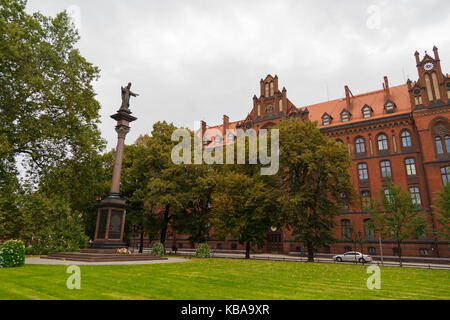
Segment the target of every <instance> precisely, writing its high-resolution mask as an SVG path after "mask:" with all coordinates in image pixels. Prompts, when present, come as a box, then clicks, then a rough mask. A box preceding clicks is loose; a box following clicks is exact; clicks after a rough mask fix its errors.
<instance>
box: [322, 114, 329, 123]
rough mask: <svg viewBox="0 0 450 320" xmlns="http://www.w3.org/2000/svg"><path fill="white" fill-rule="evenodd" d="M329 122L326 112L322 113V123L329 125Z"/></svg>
mask: <svg viewBox="0 0 450 320" xmlns="http://www.w3.org/2000/svg"><path fill="white" fill-rule="evenodd" d="M330 123H331V117H330V116H329V115H328V114H324V115H323V116H322V124H323V125H324V126H327V125H329V124H330Z"/></svg>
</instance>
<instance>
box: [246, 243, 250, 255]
mask: <svg viewBox="0 0 450 320" xmlns="http://www.w3.org/2000/svg"><path fill="white" fill-rule="evenodd" d="M245 259H250V241H247V243H246V244H245Z"/></svg>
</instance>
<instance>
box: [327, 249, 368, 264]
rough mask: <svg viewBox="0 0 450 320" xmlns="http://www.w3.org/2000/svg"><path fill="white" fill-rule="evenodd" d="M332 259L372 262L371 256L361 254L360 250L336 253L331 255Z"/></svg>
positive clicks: (337, 260)
mask: <svg viewBox="0 0 450 320" xmlns="http://www.w3.org/2000/svg"><path fill="white" fill-rule="evenodd" d="M333 260H334V261H336V262H355V261H357V262H360V263H366V262H372V257H371V256H369V255H366V254H362V253H361V252H356V251H348V252H346V253H344V254H338V255H336V256H333Z"/></svg>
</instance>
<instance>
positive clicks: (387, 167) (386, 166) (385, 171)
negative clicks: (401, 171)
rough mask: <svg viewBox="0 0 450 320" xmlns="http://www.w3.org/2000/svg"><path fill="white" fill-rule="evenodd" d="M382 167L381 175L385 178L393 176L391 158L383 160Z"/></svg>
mask: <svg viewBox="0 0 450 320" xmlns="http://www.w3.org/2000/svg"><path fill="white" fill-rule="evenodd" d="M380 167H381V177H382V178H383V179H387V178H391V177H392V172H391V162H390V161H389V160H385V161H381V162H380Z"/></svg>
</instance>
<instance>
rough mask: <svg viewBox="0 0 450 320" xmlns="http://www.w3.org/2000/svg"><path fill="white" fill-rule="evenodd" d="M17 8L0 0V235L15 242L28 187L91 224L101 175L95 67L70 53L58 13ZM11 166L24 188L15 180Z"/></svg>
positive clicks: (72, 40) (69, 36)
mask: <svg viewBox="0 0 450 320" xmlns="http://www.w3.org/2000/svg"><path fill="white" fill-rule="evenodd" d="M25 6H26V1H24V0H0V101H1V103H0V123H1V124H2V125H1V128H0V222H1V223H0V234H1V235H2V236H5V237H8V236H10V235H14V237H18V236H20V238H23V237H27V233H28V234H30V230H31V229H33V224H35V223H36V222H35V221H32V220H29V219H27V217H29V216H30V214H28V213H26V212H23V210H22V211H21V209H20V208H22V207H23V206H24V204H23V201H24V200H23V198H24V197H27V196H30V197H31V193H33V192H34V191H35V190H38V192H42V193H45V194H46V196H47V197H48V198H50V199H53V198H56V199H57V200H56V202H60V201H64V202H65V205H67V206H69V207H70V208H71V209H72V210H73V211H74V212H75V211H76V213H74V215H78V214H82V219H83V220H84V223H85V224H86V226H91V225H94V226H95V220H94V219H95V218H94V217H95V208H94V207H93V206H94V204H95V197H96V196H101V195H103V193H104V185H103V184H104V177H105V176H106V177H107V176H108V175H104V173H103V167H102V166H103V162H102V158H101V156H100V155H99V152H101V151H102V150H103V148H104V145H105V142H104V140H103V139H102V138H101V135H100V130H99V129H98V123H99V121H100V115H99V110H100V104H99V103H98V101H97V100H96V99H95V92H94V90H93V86H92V84H93V82H94V81H95V80H97V79H98V77H99V72H100V70H99V69H98V68H97V67H95V66H93V65H92V64H91V63H89V62H88V61H86V59H85V58H84V57H82V56H81V54H80V52H79V51H78V49H77V48H76V46H77V42H78V40H79V36H78V34H77V31H76V30H75V29H74V27H73V24H72V23H71V21H70V18H69V17H68V15H67V14H66V12H62V13H59V14H57V15H56V16H55V17H46V16H44V15H42V14H41V13H34V14H28V13H27V12H26V10H25ZM18 161H20V165H21V166H22V167H23V168H24V170H21V173H22V174H23V175H22V176H23V177H24V180H25V181H26V184H27V185H29V186H32V187H31V188H28V186H26V185H24V184H25V183H23V182H22V183H21V184H20V183H19V181H17V178H16V177H17V176H18V173H19V170H18V166H19V164H18ZM29 189H31V190H33V191H29ZM24 190H25V191H24ZM25 202H26V201H25ZM42 214H44V212H43V213H42ZM65 217H66V216H65V215H63V218H62V220H64V219H66V218H65ZM50 220H52V219H50ZM48 222H50V221H48ZM51 222H52V223H53V222H55V223H60V222H57V221H56V220H52V221H51ZM28 224H30V225H28ZM70 225H73V223H70ZM47 227H48V228H51V229H54V230H56V229H63V228H64V226H63V224H61V225H55V226H47ZM90 228H91V230H88V232H89V233H90V234H91V235H93V231H92V229H93V228H94V227H90ZM43 232H44V231H43ZM61 232H62V231H61ZM77 232H78V231H77ZM22 233H24V236H22ZM59 233H60V232H59ZM83 233H84V230H81V234H83ZM71 238H73V237H71ZM69 246H71V245H69Z"/></svg>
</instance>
